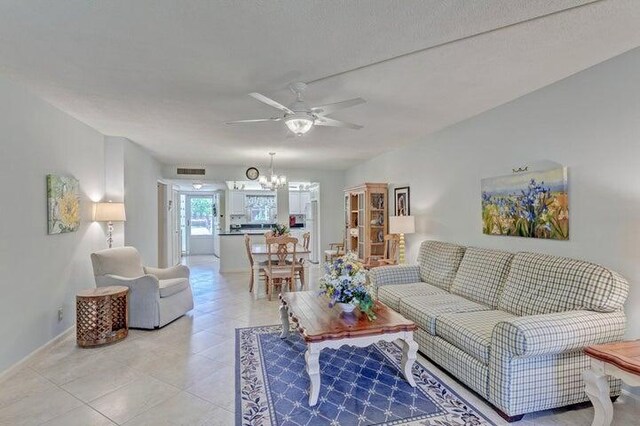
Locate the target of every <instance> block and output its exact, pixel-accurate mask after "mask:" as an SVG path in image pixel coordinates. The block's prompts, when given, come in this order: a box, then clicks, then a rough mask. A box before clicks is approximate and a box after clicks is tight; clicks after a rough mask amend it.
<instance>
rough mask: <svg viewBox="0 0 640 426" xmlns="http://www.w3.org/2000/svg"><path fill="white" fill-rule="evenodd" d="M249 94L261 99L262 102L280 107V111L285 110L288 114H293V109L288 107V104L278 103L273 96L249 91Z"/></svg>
mask: <svg viewBox="0 0 640 426" xmlns="http://www.w3.org/2000/svg"><path fill="white" fill-rule="evenodd" d="M249 96H251V97H252V98H254V99H257V100H259V101H260V102H262V103H265V104H267V105H269V106H272V107H274V108H278V109H279V110H280V111H284V112H286V113H287V114H293V111H291V110H290V109H289V108H287V107H286V106H284V105H282V104H281V103H278V102H276V101H274V100H273V99H271V98H267V97H266V96H265V95H261V94H260V93H256V92H253V93H249Z"/></svg>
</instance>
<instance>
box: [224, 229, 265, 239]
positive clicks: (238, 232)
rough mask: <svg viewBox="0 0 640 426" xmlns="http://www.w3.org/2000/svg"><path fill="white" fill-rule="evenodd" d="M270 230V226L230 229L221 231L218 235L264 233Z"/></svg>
mask: <svg viewBox="0 0 640 426" xmlns="http://www.w3.org/2000/svg"><path fill="white" fill-rule="evenodd" d="M268 230H269V228H265V229H241V230H239V231H229V232H220V233H219V234H218V235H220V236H221V237H226V236H230V235H245V234H247V235H264V233H265V232H267V231H268Z"/></svg>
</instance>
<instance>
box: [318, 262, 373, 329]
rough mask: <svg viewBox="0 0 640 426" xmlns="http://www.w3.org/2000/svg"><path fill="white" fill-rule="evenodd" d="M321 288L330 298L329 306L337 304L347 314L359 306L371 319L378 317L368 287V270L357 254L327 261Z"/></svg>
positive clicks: (322, 292) (321, 279) (323, 293)
mask: <svg viewBox="0 0 640 426" xmlns="http://www.w3.org/2000/svg"><path fill="white" fill-rule="evenodd" d="M320 289H321V290H322V291H321V294H322V295H326V296H327V297H328V298H329V307H334V306H337V307H338V309H340V310H341V311H342V312H344V313H347V314H349V313H351V312H353V310H354V309H355V308H356V307H358V308H359V309H360V311H361V312H362V313H363V314H365V315H366V316H367V318H369V320H370V321H373V320H374V319H375V318H376V314H375V312H374V311H373V306H374V301H373V298H372V297H371V293H370V292H369V289H368V288H367V271H366V270H365V269H364V266H363V265H362V263H361V262H360V261H359V260H358V258H357V256H356V255H355V254H353V253H347V254H346V255H344V256H342V257H339V258H337V259H335V260H334V261H333V262H328V263H326V264H325V274H324V276H322V278H320Z"/></svg>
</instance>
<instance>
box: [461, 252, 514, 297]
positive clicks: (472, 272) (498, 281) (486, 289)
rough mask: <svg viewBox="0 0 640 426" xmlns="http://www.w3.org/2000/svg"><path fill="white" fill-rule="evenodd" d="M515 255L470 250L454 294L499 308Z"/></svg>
mask: <svg viewBox="0 0 640 426" xmlns="http://www.w3.org/2000/svg"><path fill="white" fill-rule="evenodd" d="M512 259H513V253H509V252H506V251H501V250H489V249H481V248H475V247H468V248H467V249H466V250H465V252H464V257H463V258H462V262H460V267H459V268H458V272H457V273H456V277H455V278H454V280H453V284H452V285H451V293H453V294H459V295H460V296H464V297H466V298H467V299H471V300H474V301H476V302H479V303H484V304H486V305H489V306H491V307H492V308H494V309H495V308H496V306H498V296H499V295H500V292H501V291H502V288H503V287H504V283H505V281H506V280H507V275H508V274H509V267H510V266H511V260H512Z"/></svg>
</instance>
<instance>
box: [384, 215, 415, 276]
mask: <svg viewBox="0 0 640 426" xmlns="http://www.w3.org/2000/svg"><path fill="white" fill-rule="evenodd" d="M414 232H416V221H415V217H414V216H390V217H389V233H390V234H400V244H399V247H398V249H399V252H400V254H399V257H400V259H399V260H398V263H399V264H400V265H402V264H403V263H404V262H405V258H404V256H405V245H404V234H413V233H414Z"/></svg>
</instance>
